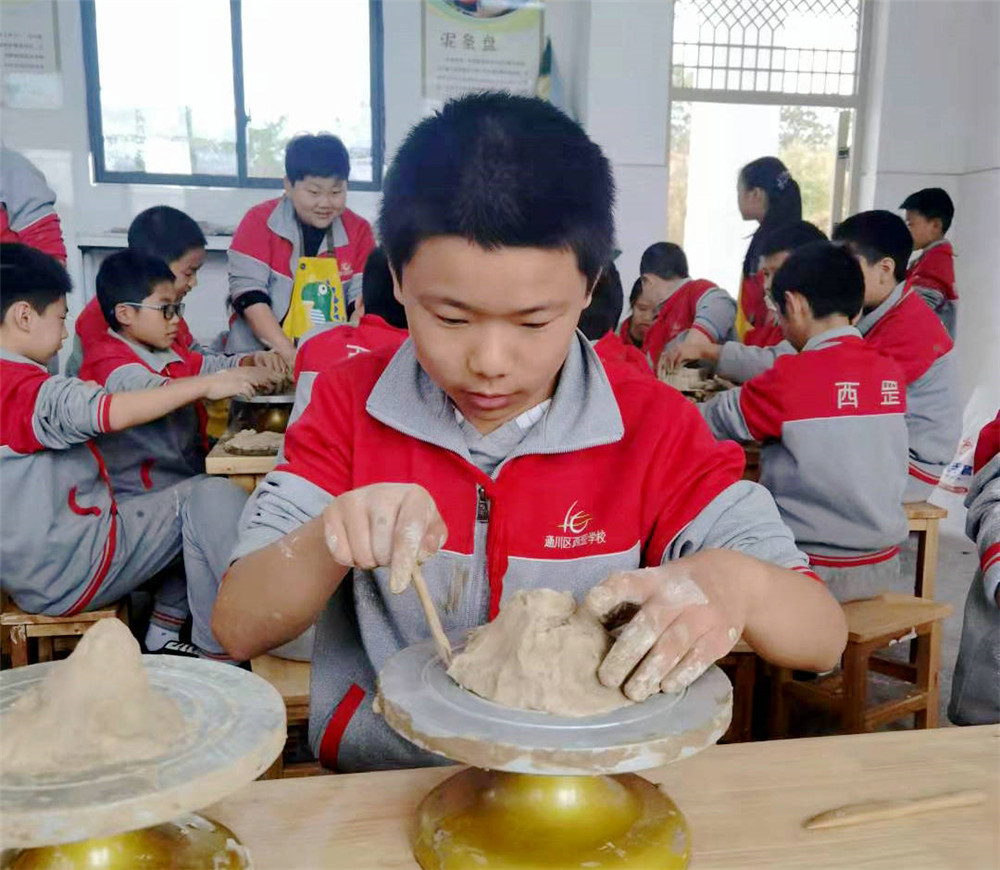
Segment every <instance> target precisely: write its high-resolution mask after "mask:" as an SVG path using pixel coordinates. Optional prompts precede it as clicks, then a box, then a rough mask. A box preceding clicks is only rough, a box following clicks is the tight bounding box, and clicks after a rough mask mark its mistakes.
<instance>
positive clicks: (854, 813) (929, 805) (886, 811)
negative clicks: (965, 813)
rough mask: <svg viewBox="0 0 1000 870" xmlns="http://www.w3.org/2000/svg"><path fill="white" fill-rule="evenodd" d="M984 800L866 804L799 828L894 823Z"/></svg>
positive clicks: (957, 794)
mask: <svg viewBox="0 0 1000 870" xmlns="http://www.w3.org/2000/svg"><path fill="white" fill-rule="evenodd" d="M985 800H986V794H985V792H981V791H952V792H947V793H945V794H937V795H933V796H932V797H925V798H912V799H908V800H895V801H868V802H866V803H860V804H847V805H846V806H843V807H837V809H835V810H827V812H825V813H820V814H819V815H818V816H813V817H812V818H811V819H807V820H806V821H805V823H804V824H803V827H804V828H806V829H807V830H810V831H816V830H819V829H821V828H843V827H846V826H847V825H860V824H863V823H865V822H880V821H883V820H885V819H898V818H901V817H903V816H912V815H916V814H917V813H929V812H932V811H933V810H950V809H954V808H956V807H972V806H975V805H976V804H981V803H983V802H984V801H985Z"/></svg>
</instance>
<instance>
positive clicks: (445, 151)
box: [379, 92, 615, 288]
mask: <svg viewBox="0 0 1000 870" xmlns="http://www.w3.org/2000/svg"><path fill="white" fill-rule="evenodd" d="M614 198H615V188H614V181H613V180H612V176H611V165H610V163H608V160H607V158H606V157H605V156H604V154H603V153H602V152H601V149H600V148H599V147H598V146H597V145H596V144H595V143H594V142H592V141H591V140H590V139H589V138H588V137H587V134H586V133H585V132H584V130H583V128H582V127H581V126H580V125H579V124H577V123H576V122H575V121H572V120H570V119H569V118H568V117H567V116H566V115H565V114H563V113H562V112H560V111H559V110H558V109H556V108H555V107H554V106H552V105H551V104H550V103H547V102H545V101H544V100H539V99H535V98H532V97H519V96H512V95H511V94H504V93H493V92H487V93H478V94H470V95H468V96H465V97H461V98H460V99H456V100H452V101H450V102H448V103H446V104H445V105H444V108H442V109H441V111H439V112H437V113H436V114H434V115H432V116H431V117H429V118H425V119H424V120H423V121H421V122H420V123H419V124H417V125H416V126H415V127H414V128H413V129H412V130H411V131H410V133H409V135H408V136H407V137H406V141H405V142H403V144H402V146H400V148H399V151H397V152H396V156H395V158H394V159H393V161H392V165H391V166H390V167H389V171H388V172H387V173H386V178H385V184H384V186H383V193H382V207H381V212H380V217H379V225H380V229H381V236H382V243H383V245H384V247H385V251H386V254H387V256H388V258H389V263H390V264H391V265H392V268H393V270H394V271H395V272H396V276H397V277H399V278H400V279H401V278H402V272H403V267H404V266H405V265H406V264H407V263H408V262H409V261H410V259H411V258H412V257H413V254H414V252H415V251H416V249H417V246H418V245H419V244H420V243H421V242H422V241H424V240H426V239H430V238H434V237H436V236H459V237H461V238H463V239H466V240H468V241H470V242H474V243H475V244H477V245H479V246H480V247H481V248H484V249H485V250H494V249H497V248H503V247H512V248H546V249H551V250H570V251H572V252H573V253H574V254H575V255H576V262H577V266H578V267H579V269H580V271H581V272H582V273H583V274H584V275H585V276H586V278H587V286H588V288H590V287H592V286H593V284H594V282H595V281H596V280H597V277H598V276H599V275H600V273H601V269H602V268H604V265H605V264H606V263H608V262H610V260H611V253H612V244H613V238H614V218H613V215H612V209H613V206H614Z"/></svg>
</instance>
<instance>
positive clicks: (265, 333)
mask: <svg viewBox="0 0 1000 870" xmlns="http://www.w3.org/2000/svg"><path fill="white" fill-rule="evenodd" d="M350 172H351V161H350V157H349V156H348V153H347V148H345V147H344V143H343V142H341V141H340V139H338V138H337V137H336V136H331V135H330V134H328V133H321V134H320V135H318V136H311V135H304V136H297V137H296V138H294V139H292V140H291V141H290V142H289V143H288V147H287V148H286V149H285V193H284V195H283V196H281V197H279V198H278V199H271V200H268V201H267V202H262V203H260V204H259V205H255V206H254V207H253V208H252V209H250V211H248V212H247V213H246V215H245V216H244V217H243V220H242V221H240V225H239V227H237V229H236V234H235V235H234V236H233V243H232V245H231V246H230V248H229V305H230V307H231V308H232V311H233V316H232V319H231V321H230V329H229V336H228V338H227V339H226V350H228V351H248V350H260V349H262V348H270V349H272V350H275V351H277V352H278V353H279V354H281V357H282V359H284V360H285V362H286V363H287V364H288V366H289V368H293V367H294V365H295V340H296V339H298V338H300V337H301V336H302V335H304V334H305V333H306V332H308V329H309V326H310V325H315V324H318V323H324V322H326V323H346V322H347V307H348V305H349V304H350V303H352V302H354V301H355V300H356V299H357V297H359V296H360V295H361V287H360V286H359V285H360V283H361V274H362V270H363V269H364V266H365V263H366V262H367V260H368V255H369V254H370V253H371V252H372V249H373V248H374V247H375V239H374V237H373V236H372V228H371V226H369V224H368V221H366V220H365V219H364V218H363V217H361V216H359V215H357V214H355V213H354V212H353V211H351V210H350V209H349V208H347V179H348V176H349V175H350ZM290 316H291V318H292V320H289V317H290ZM299 321H302V322H301V323H299ZM293 322H294V323H295V329H291V328H290V327H291V325H292V323H293ZM302 326H304V327H305V328H302V329H301V331H299V328H300V327H302ZM286 327H287V328H286Z"/></svg>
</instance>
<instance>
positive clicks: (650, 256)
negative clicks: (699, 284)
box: [639, 242, 689, 281]
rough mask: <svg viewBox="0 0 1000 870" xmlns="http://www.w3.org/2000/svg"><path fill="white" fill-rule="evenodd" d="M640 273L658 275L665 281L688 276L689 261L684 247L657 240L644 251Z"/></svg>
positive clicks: (640, 262)
mask: <svg viewBox="0 0 1000 870" xmlns="http://www.w3.org/2000/svg"><path fill="white" fill-rule="evenodd" d="M639 274H640V275H656V277H657V278H662V279H663V280H664V281H670V280H672V279H673V278H687V277H689V276H688V261H687V256H686V255H685V254H684V249H683V248H682V247H681V246H680V245H675V244H674V243H673V242H656V243H655V244H652V245H650V246H649V247H648V248H646V250H645V251H643V252H642V259H641V260H640V261H639Z"/></svg>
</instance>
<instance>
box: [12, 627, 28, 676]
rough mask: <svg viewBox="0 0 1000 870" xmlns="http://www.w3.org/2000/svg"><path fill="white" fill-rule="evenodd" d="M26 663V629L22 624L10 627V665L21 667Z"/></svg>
mask: <svg viewBox="0 0 1000 870" xmlns="http://www.w3.org/2000/svg"><path fill="white" fill-rule="evenodd" d="M27 664H28V630H27V628H26V627H25V626H23V625H12V626H11V627H10V666H11V667H12V668H21V667H24V666H25V665H27Z"/></svg>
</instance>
